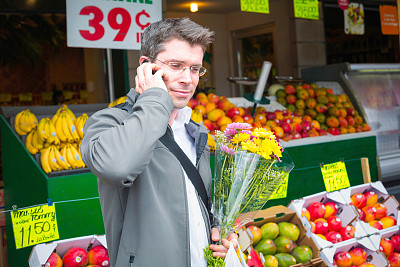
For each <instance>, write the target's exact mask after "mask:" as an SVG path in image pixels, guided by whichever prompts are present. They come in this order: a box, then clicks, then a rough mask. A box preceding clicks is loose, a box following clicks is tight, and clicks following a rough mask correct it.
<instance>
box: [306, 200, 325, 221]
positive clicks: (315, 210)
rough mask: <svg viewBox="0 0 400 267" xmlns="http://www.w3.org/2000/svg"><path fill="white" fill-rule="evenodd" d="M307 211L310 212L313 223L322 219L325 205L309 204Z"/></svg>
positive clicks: (319, 203) (320, 203)
mask: <svg viewBox="0 0 400 267" xmlns="http://www.w3.org/2000/svg"><path fill="white" fill-rule="evenodd" d="M307 209H308V211H309V212H310V219H311V221H315V220H316V219H318V218H323V217H324V215H325V205H324V204H322V202H314V203H311V204H310V206H308V208H307Z"/></svg>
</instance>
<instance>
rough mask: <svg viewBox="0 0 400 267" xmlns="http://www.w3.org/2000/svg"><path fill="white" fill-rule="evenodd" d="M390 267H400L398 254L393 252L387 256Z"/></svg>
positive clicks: (399, 255)
mask: <svg viewBox="0 0 400 267" xmlns="http://www.w3.org/2000/svg"><path fill="white" fill-rule="evenodd" d="M388 261H389V263H390V267H400V254H399V253H397V252H394V253H392V254H390V255H389V256H388Z"/></svg>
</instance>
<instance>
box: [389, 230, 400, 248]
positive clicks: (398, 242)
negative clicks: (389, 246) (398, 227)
mask: <svg viewBox="0 0 400 267" xmlns="http://www.w3.org/2000/svg"><path fill="white" fill-rule="evenodd" d="M390 240H392V242H393V244H394V252H400V234H397V235H393V236H392V237H391V238H390Z"/></svg>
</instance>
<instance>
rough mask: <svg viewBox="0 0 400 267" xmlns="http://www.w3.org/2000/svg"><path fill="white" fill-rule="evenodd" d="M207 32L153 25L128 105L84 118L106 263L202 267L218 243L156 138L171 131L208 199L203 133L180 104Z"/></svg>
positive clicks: (169, 23) (191, 84) (180, 24)
mask: <svg viewBox="0 0 400 267" xmlns="http://www.w3.org/2000/svg"><path fill="white" fill-rule="evenodd" d="M213 35H214V33H213V32H212V31H210V30H208V29H206V28H203V27H201V26H200V25H198V24H196V23H194V22H192V21H190V20H189V19H187V18H178V19H165V20H162V21H159V22H156V23H153V24H151V25H150V26H149V27H148V28H146V30H145V32H144V33H143V38H142V44H141V45H142V46H141V56H140V59H139V63H140V64H141V65H140V66H139V67H138V68H137V74H136V77H135V85H136V88H135V90H133V89H132V90H131V91H130V92H129V93H128V98H127V102H126V103H125V104H123V105H122V107H121V106H120V107H113V108H107V109H105V110H101V111H98V112H97V113H95V114H94V115H93V116H91V118H89V119H88V120H87V121H86V124H85V130H84V138H83V141H82V144H81V153H82V158H83V160H84V161H85V163H86V165H87V166H88V167H89V168H90V170H91V171H92V172H93V173H94V174H95V175H96V176H97V177H98V184H99V196H100V204H101V208H102V213H103V220H104V224H105V231H106V237H107V245H108V250H109V255H110V259H111V266H116V267H125V266H129V267H130V266H195V267H197V266H206V262H205V260H204V253H203V249H204V248H205V247H207V246H208V244H209V243H210V242H211V239H212V240H213V241H218V240H219V239H220V236H219V233H218V230H217V229H216V228H213V229H212V231H210V228H211V227H210V219H209V216H208V212H207V207H206V206H205V204H204V203H203V202H202V200H201V198H200V197H199V195H198V194H197V192H196V190H195V188H194V186H193V184H192V183H191V181H190V180H189V178H188V176H187V174H186V172H185V171H184V169H183V168H182V165H181V164H180V162H179V161H178V159H177V158H176V157H175V156H174V154H172V152H171V151H170V150H169V149H168V148H167V147H165V146H164V145H163V144H162V143H161V142H160V140H159V139H160V137H162V136H163V135H164V134H165V133H166V131H167V132H168V133H170V134H173V136H174V138H175V140H176V142H177V143H178V145H179V146H180V147H181V149H182V150H183V151H184V152H185V154H186V155H187V156H188V157H189V159H190V160H191V161H192V163H193V164H194V165H195V166H196V168H197V169H198V171H199V173H200V175H201V178H202V180H203V182H204V185H205V188H206V190H207V193H208V196H210V194H211V171H210V157H209V150H208V146H207V141H206V140H207V131H206V129H205V128H204V127H203V126H200V125H198V124H196V123H194V122H192V121H189V119H190V113H191V110H190V108H188V107H186V105H187V103H188V101H189V99H190V98H191V97H192V96H193V94H194V92H195V89H196V86H197V84H198V81H199V77H200V76H201V75H202V74H204V73H205V69H204V68H203V67H202V59H203V55H204V51H205V49H206V47H207V46H208V45H209V44H210V43H211V42H212V38H213ZM136 94H139V95H138V97H137V95H136ZM136 97H137V98H136ZM129 104H131V105H129ZM211 232H212V233H211ZM210 237H211V238H210ZM232 237H234V235H232V236H230V239H232ZM232 241H233V240H232ZM234 243H235V242H234ZM222 244H223V245H211V246H210V248H211V249H212V250H214V252H213V255H214V256H222V257H225V256H226V252H227V250H228V248H229V244H230V242H229V241H228V240H226V239H222Z"/></svg>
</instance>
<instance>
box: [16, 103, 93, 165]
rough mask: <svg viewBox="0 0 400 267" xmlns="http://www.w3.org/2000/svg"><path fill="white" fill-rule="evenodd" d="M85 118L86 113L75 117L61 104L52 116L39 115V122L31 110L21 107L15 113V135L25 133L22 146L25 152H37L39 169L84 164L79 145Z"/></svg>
mask: <svg viewBox="0 0 400 267" xmlns="http://www.w3.org/2000/svg"><path fill="white" fill-rule="evenodd" d="M88 118H89V116H88V115H87V114H86V113H83V114H82V115H81V116H80V117H78V118H76V116H75V114H74V113H73V112H72V111H71V110H70V109H69V108H68V106H66V105H63V106H62V107H60V108H59V109H58V110H57V112H56V114H54V116H53V117H52V118H49V117H45V118H42V119H41V120H40V122H39V123H38V122H37V119H36V116H35V115H34V114H33V113H32V112H30V111H29V110H23V111H21V112H20V113H18V114H17V115H16V117H15V123H14V124H15V125H16V126H15V131H16V132H17V133H18V134H20V135H27V137H26V142H25V145H26V148H27V150H28V151H29V153H31V154H33V155H34V154H36V153H40V154H41V155H40V161H41V164H42V168H43V170H44V171H45V172H46V173H49V172H52V171H60V170H69V169H76V168H84V167H85V163H84V162H83V161H82V158H81V155H80V144H81V141H82V138H83V127H84V125H85V122H86V120H87V119H88ZM28 126H29V127H28ZM28 130H29V131H28Z"/></svg>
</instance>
